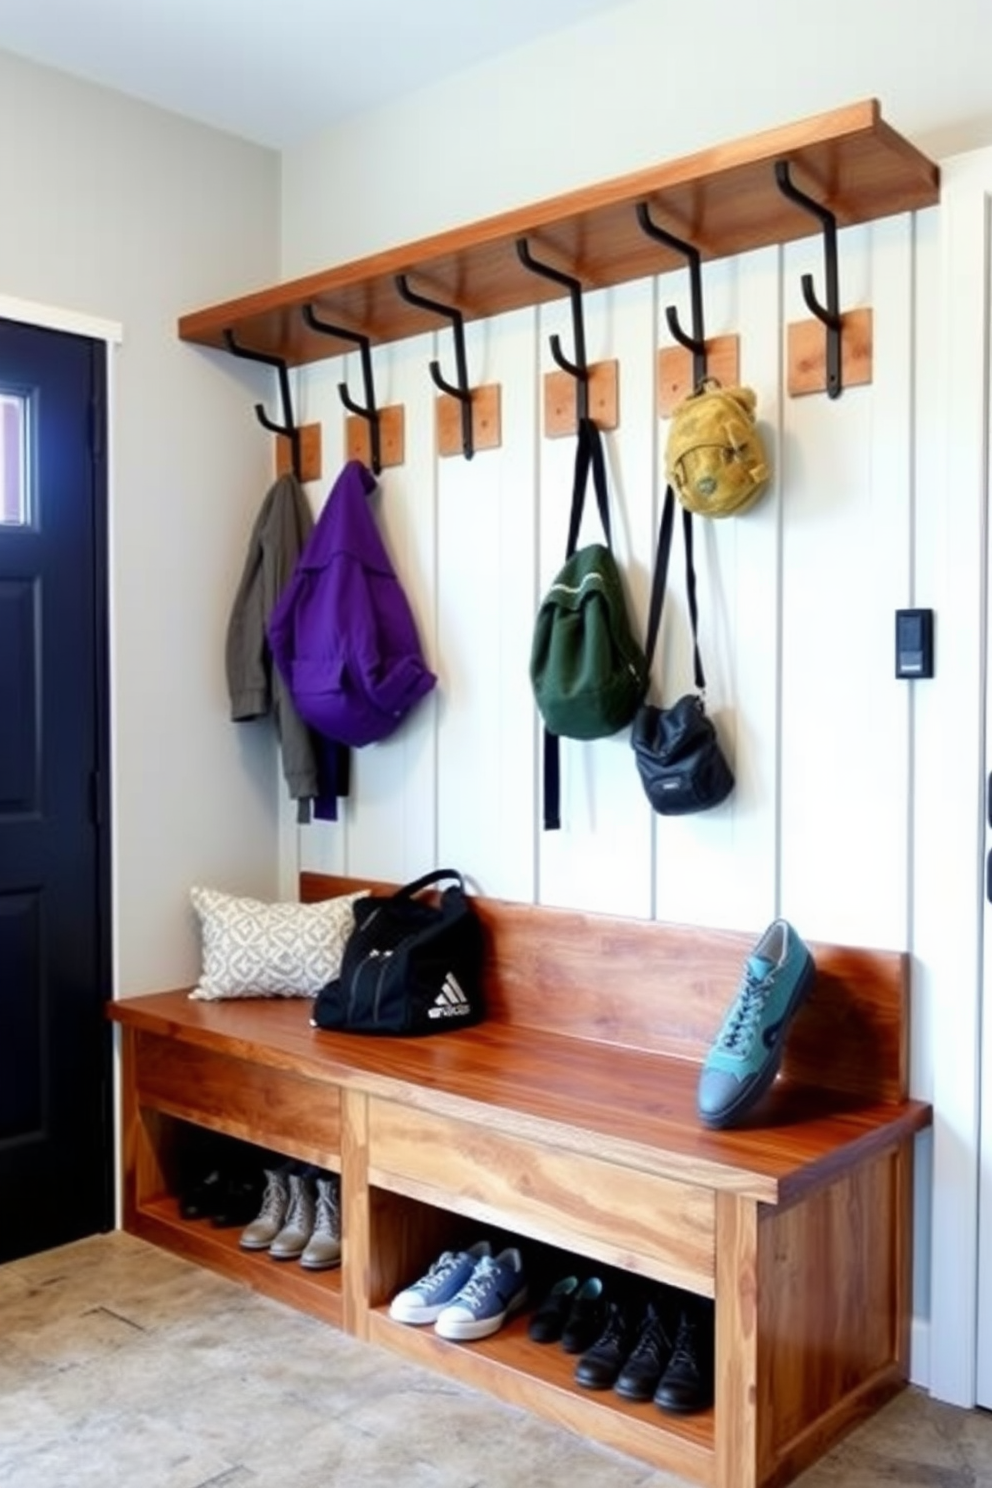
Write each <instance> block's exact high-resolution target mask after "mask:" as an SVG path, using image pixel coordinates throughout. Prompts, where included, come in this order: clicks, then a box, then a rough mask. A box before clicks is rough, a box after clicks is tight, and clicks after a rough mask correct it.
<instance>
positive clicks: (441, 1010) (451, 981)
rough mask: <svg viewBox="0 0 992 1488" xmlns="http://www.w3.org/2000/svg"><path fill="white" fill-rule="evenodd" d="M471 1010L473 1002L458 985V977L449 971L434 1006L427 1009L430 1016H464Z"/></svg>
mask: <svg viewBox="0 0 992 1488" xmlns="http://www.w3.org/2000/svg"><path fill="white" fill-rule="evenodd" d="M471 1011H472V1007H471V1004H470V1003H469V1000H468V998H467V997H466V996H465V993H464V992H463V991H462V989H461V987H460V986H459V985H458V979H457V978H456V976H455V975H454V973H453V972H450V971H449V972H448V975H447V976H446V977H445V979H444V985H443V987H442V988H441V990H440V992H439V993H438V994H437V996H436V997H435V999H434V1005H433V1007H429V1008H428V1009H427V1016H428V1018H464V1017H465V1016H466V1015H467V1014H468V1013H470V1012H471Z"/></svg>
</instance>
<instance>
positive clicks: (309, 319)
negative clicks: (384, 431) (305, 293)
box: [303, 305, 382, 475]
mask: <svg viewBox="0 0 992 1488" xmlns="http://www.w3.org/2000/svg"><path fill="white" fill-rule="evenodd" d="M303 319H304V320H305V321H306V323H307V325H308V326H309V327H310V329H311V330H312V331H317V332H319V333H320V334H321V335H324V336H336V337H337V338H338V339H339V340H341V341H353V342H354V343H355V345H356V346H357V347H358V349H359V352H360V353H361V358H362V385H363V388H364V391H365V404H364V406H363V405H362V404H361V403H356V402H355V400H354V398H353V397H352V396H351V394H350V393H349V391H348V384H347V383H346V382H339V383H338V397H339V398H340V399H341V402H342V403H343V404H344V406H345V408H347V409H348V411H349V413H353V414H355V415H356V416H357V417H358V418H361V419H364V420H365V421H366V423H367V424H368V429H369V450H370V458H369V464H370V466H371V468H372V473H373V474H374V475H380V474H381V473H382V438H381V421H380V416H379V410H378V408H377V406H376V401H375V381H374V379H373V376H372V345H371V341H370V340H369V337H368V336H363V335H362V334H361V332H360V331H348V330H345V329H344V327H343V326H337V325H331V324H330V322H329V321H326V320H318V318H317V316H316V315H315V314H314V310H313V306H312V305H304V306H303Z"/></svg>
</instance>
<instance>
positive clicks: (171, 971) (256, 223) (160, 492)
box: [0, 53, 279, 993]
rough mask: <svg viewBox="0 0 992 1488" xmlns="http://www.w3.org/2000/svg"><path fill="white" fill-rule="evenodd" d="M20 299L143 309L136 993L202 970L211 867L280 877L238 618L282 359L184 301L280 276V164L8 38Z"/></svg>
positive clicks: (135, 615) (120, 381) (133, 659)
mask: <svg viewBox="0 0 992 1488" xmlns="http://www.w3.org/2000/svg"><path fill="white" fill-rule="evenodd" d="M0 138H2V139H3V141H4V165H3V173H2V216H3V224H4V226H3V231H2V233H0V295H4V296H8V297H14V298H17V299H21V300H30V301H37V302H41V303H43V304H46V305H52V306H57V307H60V308H62V309H64V310H71V311H75V312H77V313H83V314H87V315H91V316H98V317H101V318H103V319H106V320H110V321H117V322H119V323H120V324H121V325H122V327H123V341H122V344H121V345H120V347H119V349H117V350H116V351H114V352H113V353H112V361H113V367H112V376H113V387H114V399H113V409H112V420H113V424H112V441H111V459H112V473H111V482H112V489H111V528H112V552H111V590H112V592H111V607H112V622H111V630H112V636H111V642H112V668H113V710H114V729H113V747H114V761H113V773H114V835H115V842H116V852H115V864H114V868H115V880H116V896H115V897H116V903H115V931H116V947H117V964H118V989H119V991H120V992H122V993H129V992H136V991H141V990H145V989H149V988H152V987H156V986H158V987H161V986H162V985H166V984H168V983H170V982H171V983H173V984H175V983H181V982H183V981H186V980H190V979H192V977H193V976H194V975H195V971H196V967H197V964H198V955H199V948H198V940H197V935H196V929H195V925H194V923H193V922H192V920H191V917H190V912H189V909H188V905H187V899H186V896H187V891H188V888H189V885H190V883H191V882H192V881H194V880H196V879H200V880H206V881H209V882H215V883H224V884H227V885H230V886H231V887H232V888H236V887H240V888H241V889H243V890H245V891H258V892H267V891H269V890H271V889H272V888H273V887H274V884H275V875H276V846H275V843H276V827H275V822H276V811H277V807H276V801H277V779H276V766H275V758H274V752H273V746H272V741H271V736H270V735H269V733H268V730H264V731H263V730H262V729H259V728H257V727H255V726H253V725H249V726H246V728H245V730H244V731H241V730H239V729H236V728H235V727H234V726H233V725H231V724H230V723H229V722H228V721H227V715H226V695H225V691H224V677H223V666H222V662H223V635H224V626H225V623H226V618H227V611H228V608H229V604H230V598H231V595H232V593H233V587H234V584H235V583H236V580H237V576H238V574H239V572H240V566H241V563H242V561H243V558H244V552H245V545H246V540H247V535H248V531H249V528H250V524H251V521H252V519H253V517H254V514H255V511H256V510H257V507H258V505H259V503H260V502H261V499H262V497H263V495H264V491H265V484H266V481H267V478H268V474H269V465H268V462H269V458H270V456H269V441H268V436H267V435H264V434H263V433H262V431H261V430H260V429H258V427H257V425H256V423H255V420H254V417H253V414H252V403H253V401H254V399H255V397H256V395H257V394H258V393H259V392H261V391H262V390H263V389H264V390H265V391H266V393H267V394H268V393H269V392H270V391H271V389H270V386H269V382H268V375H267V374H265V375H263V377H262V378H261V379H259V377H258V376H256V375H255V374H256V369H255V368H249V369H248V372H247V374H246V372H245V371H244V364H242V363H239V362H234V361H233V360H232V359H231V358H230V357H223V356H212V355H210V354H207V353H203V352H201V351H199V350H194V349H193V348H190V347H187V346H185V345H183V344H181V343H180V342H179V340H178V339H177V337H176V334H175V324H176V317H177V316H178V315H179V314H180V313H181V312H182V311H185V310H188V309H191V308H194V307H196V306H197V305H200V304H209V303H211V302H212V301H215V300H217V299H218V298H221V297H223V296H225V295H226V294H227V293H228V291H229V289H230V286H231V285H232V283H239V284H241V283H244V284H250V285H261V284H265V283H269V282H271V281H272V279H274V278H275V277H276V276H277V272H278V201H279V194H278V193H279V160H278V157H277V156H276V155H274V154H272V153H271V152H267V151H264V150H261V149H259V148H257V147H255V146H252V145H248V144H245V143H244V142H242V141H239V140H236V139H233V138H230V137H228V136H225V135H223V134H220V133H217V132H216V131H212V130H208V129H204V128H202V127H200V126H198V125H195V124H192V123H190V122H188V121H186V120H183V119H180V118H178V117H175V116H173V115H170V114H168V113H165V112H162V111H160V110H157V109H153V108H149V107H146V106H145V105H142V104H139V103H136V102H134V101H132V100H129V99H127V98H124V97H123V96H121V95H117V94H114V93H111V92H108V91H106V90H103V89H101V88H97V87H93V86H90V85H88V84H85V83H81V82H77V81H75V80H73V79H70V78H68V77H66V76H64V75H62V74H60V73H57V72H54V71H51V70H48V69H44V68H39V67H36V66H34V65H32V64H30V63H27V62H24V61H22V60H20V59H18V58H14V57H12V56H10V55H9V54H5V53H0Z"/></svg>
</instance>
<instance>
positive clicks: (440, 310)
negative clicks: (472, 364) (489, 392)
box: [396, 274, 475, 460]
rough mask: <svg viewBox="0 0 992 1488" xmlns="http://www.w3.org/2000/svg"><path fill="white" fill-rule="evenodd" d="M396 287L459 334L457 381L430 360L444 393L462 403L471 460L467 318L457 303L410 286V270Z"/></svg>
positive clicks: (399, 276) (464, 449)
mask: <svg viewBox="0 0 992 1488" xmlns="http://www.w3.org/2000/svg"><path fill="white" fill-rule="evenodd" d="M396 290H397V293H398V294H399V296H400V298H401V299H403V300H406V302H407V303H408V304H410V305H416V306H417V307H418V308H419V309H421V310H433V311H434V313H435V314H437V315H443V316H444V317H445V318H446V319H447V320H450V321H451V328H452V331H453V332H454V336H455V368H456V374H457V377H458V381H457V383H451V382H448V381H447V379H446V378H444V377H443V376H442V375H441V364H440V362H439V361H438V360H437V359H436V358H435V359H434V360H433V361H432V362H431V364H430V368H429V370H430V374H431V378H432V379H433V381H434V385H435V386H436V387H438V388H440V390H441V392H442V393H447V394H448V397H449V398H455V399H457V401H458V403H459V404H460V405H461V422H462V454H463V455H464V456H465V458H466V460H471V458H472V456H473V455H474V454H475V441H474V438H473V432H472V389H471V388H470V387H469V381H468V363H467V361H466V359H465V318H464V316H463V315H462V312H461V311H460V310H459V309H458V308H457V306H455V305H442V304H441V303H440V301H438V300H431V299H428V298H427V296H426V295H422V294H418V293H417V292H416V291H415V290H412V289H411V288H410V283H409V280H408V279H407V276H406V274H397V275H396Z"/></svg>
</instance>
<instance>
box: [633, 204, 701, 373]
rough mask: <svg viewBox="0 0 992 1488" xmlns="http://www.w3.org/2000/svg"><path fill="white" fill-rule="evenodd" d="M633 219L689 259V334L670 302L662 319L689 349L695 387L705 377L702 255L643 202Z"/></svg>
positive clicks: (648, 232)
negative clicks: (653, 216)
mask: <svg viewBox="0 0 992 1488" xmlns="http://www.w3.org/2000/svg"><path fill="white" fill-rule="evenodd" d="M636 210H637V220H638V222H639V223H640V226H641V230H642V231H643V232H645V233H646V234H647V235H648V237H649V238H654V239H655V240H656V241H657V242H659V243H664V245H665V247H666V248H673V249H674V250H675V252H676V253H681V254H682V255H683V257H685V258H686V259H688V262H689V294H690V303H691V306H692V334H691V335H690V334H689V333H688V332H686V331H684V330H683V329H682V325H681V323H680V321H679V316H678V311H677V310H676V309H675V306H674V305H669V306H667V308H666V310H665V319H666V320H667V322H668V329H669V330H670V331H671V333H672V335H673V336H674V337H675V339H676V341H678V343H679V345H680V346H684V347H685V348H686V350H687V351H691V352H692V385H693V387H694V388H698V387H699V386H700V384H701V383H702V382H703V380H704V379H705V377H706V332H705V330H704V328H703V270H702V256H701V254H700V252H699V249H698V248H696V247H695V246H694V245H693V244H692V243H686V242H684V241H683V239H682V238H677V237H676V236H675V234H674V233H670V232H668V231H667V229H666V228H664V227H659V226H658V224H657V222H653V221H652V219H651V214H650V212H649V211H648V205H647V202H638V203H637V208H636Z"/></svg>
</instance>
